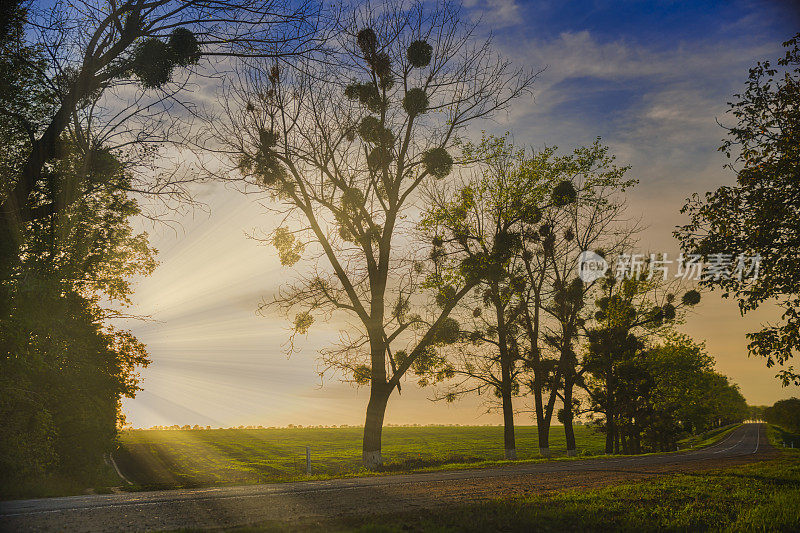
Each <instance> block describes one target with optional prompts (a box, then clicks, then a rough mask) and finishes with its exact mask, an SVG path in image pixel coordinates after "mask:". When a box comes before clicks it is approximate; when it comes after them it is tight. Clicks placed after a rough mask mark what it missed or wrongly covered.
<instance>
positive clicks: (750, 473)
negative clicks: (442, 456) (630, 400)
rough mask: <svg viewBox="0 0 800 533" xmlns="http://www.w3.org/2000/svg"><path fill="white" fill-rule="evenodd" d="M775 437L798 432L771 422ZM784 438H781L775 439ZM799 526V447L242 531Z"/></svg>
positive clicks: (772, 528)
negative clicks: (497, 496)
mask: <svg viewBox="0 0 800 533" xmlns="http://www.w3.org/2000/svg"><path fill="white" fill-rule="evenodd" d="M769 437H770V440H771V441H772V442H773V444H774V443H775V442H776V441H777V439H780V438H785V437H789V438H796V439H798V440H797V441H796V442H798V441H800V435H790V434H787V433H786V432H784V431H782V430H780V429H778V428H771V429H770V431H769ZM777 442H779V441H777ZM290 529H291V530H299V529H308V530H317V529H325V530H329V531H362V532H367V531H368V532H395V531H397V532H399V531H425V532H450V531H476V532H478V531H608V530H614V531H800V450H797V449H795V450H783V449H782V448H781V453H780V456H779V457H778V458H777V459H773V460H768V461H763V462H759V463H753V464H749V465H744V466H737V467H732V468H726V469H722V470H715V471H708V472H699V473H695V474H674V475H667V476H663V477H657V478H653V479H651V480H648V481H642V482H636V483H626V484H622V485H616V486H610V487H606V488H600V489H593V490H572V491H567V492H561V493H555V494H549V495H539V496H531V497H524V498H513V499H505V500H494V501H489V502H485V503H479V504H470V505H463V506H455V507H449V508H444V509H437V510H435V511H415V512H409V513H399V514H392V515H382V516H366V517H351V518H341V519H338V520H333V521H329V522H324V523H320V522H315V523H313V524H311V523H309V524H292V525H291V527H290V526H289V525H287V524H282V523H268V524H260V525H255V526H251V527H247V528H241V529H237V530H236V531H254V532H255V531H284V530H290Z"/></svg>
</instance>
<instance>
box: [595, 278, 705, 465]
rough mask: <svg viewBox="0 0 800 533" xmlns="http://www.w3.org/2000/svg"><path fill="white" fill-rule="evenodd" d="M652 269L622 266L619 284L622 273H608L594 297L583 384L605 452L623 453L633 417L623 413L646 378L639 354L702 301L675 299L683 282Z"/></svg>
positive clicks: (686, 296) (687, 295)
mask: <svg viewBox="0 0 800 533" xmlns="http://www.w3.org/2000/svg"><path fill="white" fill-rule="evenodd" d="M654 266H655V265H653V264H650V267H649V268H647V267H646V268H645V270H638V271H637V270H628V267H627V266H623V267H622V268H623V269H624V270H622V273H623V274H624V275H623V276H621V279H617V274H619V273H620V270H619V269H611V270H609V271H608V272H607V274H606V276H605V277H604V278H603V279H602V283H601V284H600V285H599V288H598V291H597V292H596V294H597V299H596V300H595V302H594V306H593V307H594V310H595V312H594V317H593V320H592V321H591V322H590V323H587V326H586V336H587V340H588V346H587V350H586V354H585V356H584V358H583V362H582V363H583V365H582V366H583V369H582V372H583V373H585V374H586V375H585V376H584V378H583V379H582V380H581V385H582V386H583V388H584V390H586V392H587V393H588V395H589V398H590V402H591V404H592V405H591V407H590V409H591V410H593V411H595V412H598V413H602V415H603V416H604V420H603V424H604V425H603V429H604V431H605V433H606V453H614V452H616V451H618V450H619V445H620V436H621V433H620V428H619V426H620V424H624V423H627V422H631V418H630V417H628V418H625V419H623V418H622V416H621V415H622V410H623V409H624V407H625V406H626V405H629V404H630V403H631V402H632V401H634V400H635V398H637V397H640V396H642V394H638V393H637V392H636V391H637V383H635V382H636V381H640V380H646V379H647V376H646V375H643V372H644V369H643V367H642V366H641V364H640V362H639V355H640V352H641V351H642V350H643V349H644V348H645V346H646V341H647V339H648V337H650V336H652V335H653V334H654V333H656V332H658V331H659V330H661V329H663V328H666V327H668V326H669V324H670V323H673V322H674V321H675V320H676V319H678V318H679V314H680V312H681V311H682V310H684V309H686V308H688V307H691V306H694V305H696V304H697V303H699V301H700V293H699V292H697V291H696V290H689V291H686V292H684V293H683V295H682V297H681V298H680V299H677V298H676V295H675V294H676V292H677V290H679V289H680V286H679V285H680V281H679V280H678V281H676V280H668V279H665V276H663V273H655V272H654V271H655V268H654ZM615 270H616V271H615ZM640 385H643V386H649V385H647V384H640Z"/></svg>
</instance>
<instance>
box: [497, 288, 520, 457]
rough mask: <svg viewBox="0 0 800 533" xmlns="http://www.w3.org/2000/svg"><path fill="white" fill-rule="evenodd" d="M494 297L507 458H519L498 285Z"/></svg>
mask: <svg viewBox="0 0 800 533" xmlns="http://www.w3.org/2000/svg"><path fill="white" fill-rule="evenodd" d="M492 293H493V295H494V309H495V315H496V318H497V341H498V342H497V345H498V348H499V350H500V396H501V397H502V401H503V445H504V447H505V458H506V459H508V460H514V459H516V458H517V444H516V441H515V438H514V405H513V402H512V400H511V394H512V386H511V385H512V384H511V380H512V377H511V367H512V365H513V364H514V362H513V361H512V360H511V353H510V350H509V349H508V331H507V328H506V316H505V307H504V305H503V303H502V301H501V300H500V297H499V289H498V287H497V285H493V286H492Z"/></svg>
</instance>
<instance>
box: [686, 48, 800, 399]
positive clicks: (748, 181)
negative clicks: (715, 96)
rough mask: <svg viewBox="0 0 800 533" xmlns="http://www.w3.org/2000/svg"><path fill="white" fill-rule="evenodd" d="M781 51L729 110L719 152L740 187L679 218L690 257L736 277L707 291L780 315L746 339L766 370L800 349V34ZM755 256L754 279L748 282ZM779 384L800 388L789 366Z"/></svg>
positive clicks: (709, 196) (743, 307)
mask: <svg viewBox="0 0 800 533" xmlns="http://www.w3.org/2000/svg"><path fill="white" fill-rule="evenodd" d="M783 45H784V47H785V48H786V53H785V55H784V56H783V57H781V58H780V59H778V60H777V61H775V62H771V61H764V62H759V63H758V64H757V65H756V66H755V67H753V68H751V69H750V76H749V78H748V80H747V84H746V87H745V90H744V92H743V93H741V94H737V95H735V97H736V100H735V101H734V102H730V103H729V104H728V105H729V110H728V112H729V113H730V114H731V115H733V117H734V119H735V120H736V124H735V125H734V126H733V127H731V128H728V138H727V139H726V140H725V142H724V144H723V145H722V146H721V147H720V150H721V151H722V152H724V153H725V155H726V156H727V157H729V158H731V159H732V162H731V163H730V164H729V165H728V167H729V168H731V169H733V170H734V171H735V172H736V185H733V186H726V187H720V188H719V189H717V190H716V191H714V192H710V193H706V195H705V198H703V199H701V198H700V197H699V196H698V195H696V194H695V195H694V196H693V197H692V198H691V199H690V200H689V201H687V204H686V205H685V206H684V207H683V209H682V211H681V212H683V213H687V214H688V215H689V216H690V218H691V221H690V223H689V224H686V225H685V226H682V227H681V228H679V229H678V230H677V231H676V232H675V235H676V236H677V237H678V238H679V239H680V240H681V246H682V247H683V249H684V250H685V251H687V252H690V253H696V254H701V255H702V256H703V257H705V258H708V257H709V256H711V255H712V254H723V256H724V257H727V258H728V259H731V260H732V261H733V264H734V266H733V267H732V268H731V272H730V274H731V275H723V276H719V277H707V278H706V279H704V280H703V282H702V283H703V284H704V285H705V286H707V287H710V288H712V289H719V290H721V291H722V295H723V297H725V298H727V297H733V298H735V299H736V300H737V301H738V303H739V310H740V312H741V313H742V314H745V313H747V312H749V311H752V310H754V309H757V308H758V307H759V306H760V305H761V304H762V303H764V302H768V301H771V302H775V303H777V304H778V305H779V306H780V307H782V308H783V311H784V312H783V316H782V321H781V322H780V323H778V324H773V325H768V326H766V327H764V328H763V329H762V330H761V331H757V332H753V333H749V334H748V335H747V337H748V339H750V344H749V346H748V348H749V351H750V354H752V355H755V356H758V357H763V358H764V359H766V364H767V367H772V366H774V365H775V364H778V365H784V364H785V363H787V362H788V361H789V359H791V357H792V356H793V355H794V354H796V353H797V351H798V349H800V224H798V223H797V220H798V216H800V34H798V35H796V36H795V37H794V38H793V39H790V40H789V41H786V42H785V43H783ZM756 256H760V265H759V270H758V275H757V277H756V276H752V275H747V274H749V271H750V270H751V269H753V266H754V265H753V264H751V261H752V260H751V259H750V258H752V257H756ZM740 258H742V259H743V261H744V262H745V263H747V264H745V265H743V266H744V268H743V269H742V268H738V267H739V266H740V265H739V260H740ZM737 269H738V270H737ZM744 269H746V270H747V271H748V272H744V274H745V275H742V274H743V272H742V270H744ZM777 377H779V378H780V379H781V380H782V382H783V384H784V385H788V384H789V383H791V382H794V383H796V384H800V374H799V373H798V372H797V371H795V370H794V369H793V367H791V366H790V367H789V368H787V369H783V370H781V371H780V372H779V373H778V376H777Z"/></svg>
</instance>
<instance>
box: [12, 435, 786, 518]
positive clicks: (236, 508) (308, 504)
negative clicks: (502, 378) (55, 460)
mask: <svg viewBox="0 0 800 533" xmlns="http://www.w3.org/2000/svg"><path fill="white" fill-rule="evenodd" d="M774 453H775V452H774V450H773V449H772V448H771V447H770V446H769V444H768V442H767V439H766V436H765V428H764V426H763V425H761V424H744V425H743V426H741V427H740V428H737V429H736V430H735V431H733V432H732V433H730V434H729V435H728V436H727V437H726V438H725V439H724V440H722V441H721V442H719V443H717V444H715V445H713V446H710V447H707V448H703V449H699V450H695V451H689V452H684V453H671V454H661V455H647V456H641V457H610V458H595V459H586V460H576V461H552V462H547V463H529V464H516V465H509V466H502V467H493V468H484V469H470V470H455V471H446V472H428V473H417V474H404V475H391V476H375V477H362V478H351V479H331V480H326V481H305V482H296V483H275V484H265V485H248V486H237V487H214V488H207V489H190V490H170V491H153V492H133V493H125V494H108V495H91V496H69V497H64V498H45V499H37V500H16V501H6V502H0V530H2V531H147V530H164V529H181V528H193V529H194V528H212V527H216V528H219V527H226V526H236V525H243V524H249V523H254V522H264V521H281V522H287V523H292V522H296V523H297V522H303V523H307V522H309V521H314V520H321V519H330V518H336V517H340V516H345V515H353V514H362V513H367V512H369V513H391V512H399V511H409V510H414V509H420V508H435V507H437V506H442V505H450V504H456V503H459V504H460V503H470V502H476V501H481V500H486V499H489V498H498V497H505V496H521V495H525V494H534V493H543V492H552V491H556V490H562V489H574V488H582V487H596V486H602V485H608V484H611V483H617V482H622V481H635V480H641V479H645V478H648V477H654V476H659V475H665V474H670V473H675V472H688V471H698V470H706V469H711V468H720V467H725V466H733V465H736V464H742V463H747V462H753V461H760V460H763V459H766V458H769V457H772V456H773V455H774Z"/></svg>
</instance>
